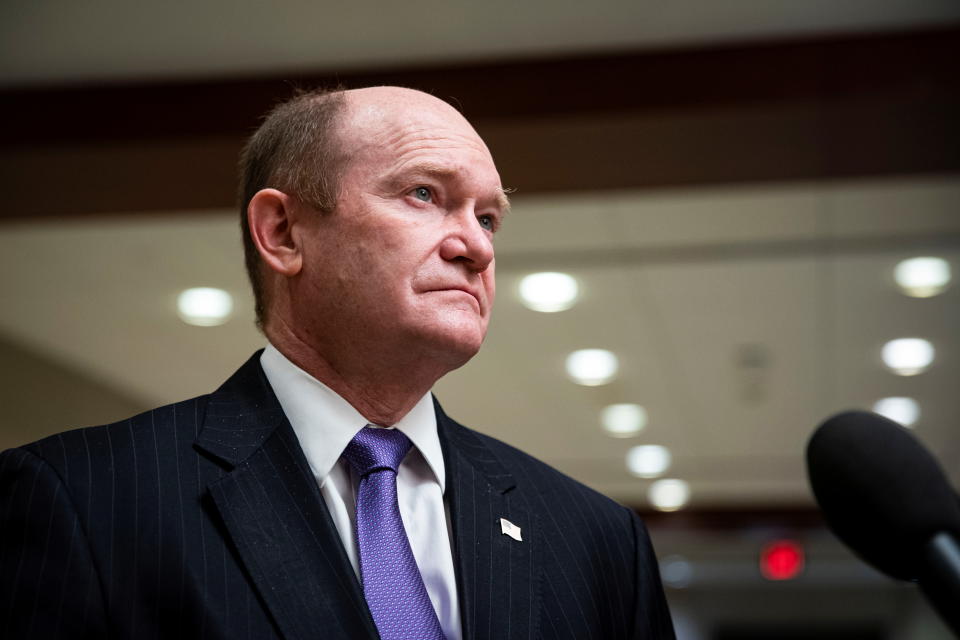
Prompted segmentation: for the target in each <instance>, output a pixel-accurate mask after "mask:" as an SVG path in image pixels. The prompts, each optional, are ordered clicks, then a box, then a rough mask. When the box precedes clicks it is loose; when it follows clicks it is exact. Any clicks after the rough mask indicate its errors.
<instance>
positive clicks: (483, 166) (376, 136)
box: [296, 88, 507, 369]
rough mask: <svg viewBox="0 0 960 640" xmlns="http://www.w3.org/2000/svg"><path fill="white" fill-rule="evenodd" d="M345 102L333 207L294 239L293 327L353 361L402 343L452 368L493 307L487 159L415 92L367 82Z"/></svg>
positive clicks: (494, 201) (495, 189) (493, 191)
mask: <svg viewBox="0 0 960 640" xmlns="http://www.w3.org/2000/svg"><path fill="white" fill-rule="evenodd" d="M348 105H349V106H348V113H347V115H346V116H345V118H344V123H343V124H342V126H341V127H340V129H339V136H340V142H341V144H342V145H343V149H344V152H345V155H346V158H347V160H346V163H345V167H344V172H343V174H342V178H341V183H340V187H341V188H340V192H339V197H338V199H337V206H336V208H335V209H334V211H333V212H332V213H330V214H318V215H316V216H315V217H313V218H312V222H311V223H310V225H309V226H308V227H307V230H306V233H307V234H308V236H309V237H308V238H307V239H306V240H307V241H306V242H304V243H303V247H304V263H303V264H304V273H303V277H304V279H305V281H304V283H303V284H304V285H305V287H304V289H303V293H304V294H305V295H306V296H307V299H306V300H301V301H300V302H299V303H296V306H297V308H298V309H299V311H300V312H301V313H303V314H304V315H305V317H303V318H300V319H298V324H299V326H300V327H301V328H303V327H304V325H305V324H306V325H307V326H308V327H309V330H312V331H316V332H318V334H317V335H316V336H314V337H315V338H317V339H318V340H319V342H320V343H324V342H327V343H329V341H330V340H336V341H338V344H337V347H338V348H344V347H347V348H348V349H350V348H351V346H352V345H355V346H356V348H355V349H353V351H352V352H356V351H361V353H357V355H358V356H359V357H367V358H369V357H374V358H375V357H377V353H362V351H364V350H376V347H377V345H381V346H389V347H391V348H394V349H395V348H396V347H398V346H400V347H403V348H405V349H412V350H416V351H415V353H422V354H423V355H424V356H427V357H434V358H441V359H443V360H444V362H449V368H451V369H452V368H455V367H457V366H460V365H462V364H463V363H465V362H466V361H467V360H468V359H469V358H470V357H472V356H473V355H474V354H475V353H476V352H477V350H478V349H479V348H480V344H481V343H482V341H483V338H484V336H485V334H486V331H487V323H488V321H489V318H490V311H491V308H492V306H493V299H494V291H495V283H494V263H493V259H494V256H493V236H494V233H495V231H496V230H497V228H498V226H499V225H500V223H501V220H502V218H503V215H504V214H505V213H506V208H507V203H506V198H505V196H504V194H503V189H502V187H501V185H500V178H499V176H498V174H497V170H496V167H495V166H494V164H493V159H492V158H491V156H490V153H489V151H488V150H487V148H486V146H485V145H484V144H483V141H482V140H481V139H480V138H479V137H478V136H477V134H476V132H474V131H473V129H472V128H471V127H470V125H469V124H468V123H467V122H466V120H464V119H463V117H462V116H460V114H459V113H457V112H456V111H455V110H454V109H452V108H451V107H449V105H446V104H445V103H443V102H441V101H439V100H436V99H435V98H432V97H430V96H427V95H425V94H421V93H419V92H412V91H408V90H402V89H388V88H378V89H367V90H361V91H357V92H350V93H349V94H348ZM303 303H306V304H303ZM321 333H322V334H323V335H320V334H321ZM389 351H390V349H383V355H387V353H388V352H389Z"/></svg>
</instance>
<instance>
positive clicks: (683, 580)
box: [660, 555, 693, 589]
mask: <svg viewBox="0 0 960 640" xmlns="http://www.w3.org/2000/svg"><path fill="white" fill-rule="evenodd" d="M660 577H661V578H662V579H663V583H664V584H665V585H667V586H668V587H673V588H674V589H683V588H684V587H688V586H690V582H691V581H692V580H693V564H691V563H690V561H689V560H687V559H686V558H684V557H683V556H681V555H672V556H667V557H666V558H664V559H663V560H661V561H660Z"/></svg>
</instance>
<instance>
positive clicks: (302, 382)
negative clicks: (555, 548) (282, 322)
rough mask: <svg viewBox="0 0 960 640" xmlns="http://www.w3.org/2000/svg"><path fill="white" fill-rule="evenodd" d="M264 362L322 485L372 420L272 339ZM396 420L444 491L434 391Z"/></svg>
mask: <svg viewBox="0 0 960 640" xmlns="http://www.w3.org/2000/svg"><path fill="white" fill-rule="evenodd" d="M260 366H261V367H263V372H264V374H266V376H267V380H268V381H269V382H270V386H271V387H273V392H274V393H275V394H276V396H277V400H278V401H279V402H280V407H281V408H282V409H283V412H284V413H285V414H286V415H287V419H288V420H290V426H292V427H293V431H294V433H296V435H297V440H299V441H300V446H301V448H302V449H303V453H304V454H305V455H306V457H307V462H308V463H309V464H310V470H311V471H313V474H314V476H315V477H316V478H317V480H318V481H319V483H320V486H321V487H322V486H323V484H324V482H326V479H327V476H328V475H329V474H330V471H331V470H332V469H333V465H335V464H336V463H337V460H339V459H340V455H341V454H342V453H343V450H344V449H346V448H347V445H348V444H349V443H350V440H352V439H353V436H355V435H356V434H357V432H358V431H360V429H362V428H363V427H365V426H366V425H367V424H370V423H369V421H368V420H367V419H366V418H364V417H363V416H362V415H360V412H358V411H357V410H356V409H354V408H353V406H352V405H351V404H350V403H349V402H347V401H346V400H344V399H343V398H341V397H340V396H339V395H338V394H337V393H336V392H335V391H333V390H332V389H331V388H330V387H328V386H327V385H325V384H323V383H322V382H320V381H319V380H317V379H316V378H314V377H313V376H311V375H310V374H309V373H307V372H306V371H304V370H303V369H301V368H300V367H298V366H297V365H295V364H293V363H292V362H290V360H288V359H287V358H286V357H285V356H284V355H283V354H282V353H280V351H278V350H277V348H276V347H274V346H273V345H272V344H268V345H267V347H266V348H265V349H264V350H263V355H261V356H260ZM392 426H393V427H394V428H396V429H399V430H400V431H402V432H403V434H404V435H406V436H407V437H408V438H410V441H411V442H413V445H414V446H415V447H416V448H417V449H418V450H419V451H420V453H421V454H422V455H423V457H424V459H425V460H426V461H427V465H429V467H430V469H431V470H432V471H433V474H434V475H435V476H436V479H437V482H438V483H439V484H440V491H441V492H444V491H445V490H446V474H445V467H444V464H443V453H442V451H441V449H440V437H439V436H438V435H437V415H436V412H435V411H434V408H433V400H432V399H431V397H430V393H429V392H428V393H426V394H424V396H423V397H422V398H420V400H419V401H418V402H417V404H415V405H414V407H413V408H412V409H411V410H410V411H409V412H408V413H407V415H405V416H403V417H402V418H401V419H400V420H399V421H398V422H397V423H396V424H394V425H392Z"/></svg>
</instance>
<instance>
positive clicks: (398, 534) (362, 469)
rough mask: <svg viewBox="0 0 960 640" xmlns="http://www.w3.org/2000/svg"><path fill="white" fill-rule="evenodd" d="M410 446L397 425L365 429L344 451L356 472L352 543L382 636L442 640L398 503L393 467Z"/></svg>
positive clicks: (393, 639)
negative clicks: (396, 427)
mask: <svg viewBox="0 0 960 640" xmlns="http://www.w3.org/2000/svg"><path fill="white" fill-rule="evenodd" d="M411 446H412V443H411V442H410V440H409V439H408V438H407V436H405V435H403V433H401V432H399V431H397V430H396V429H378V428H375V427H364V428H363V429H361V430H360V431H359V432H358V433H357V435H355V436H354V437H353V440H351V441H350V444H348V445H347V448H346V449H345V450H344V452H343V457H344V458H346V459H347V461H348V462H349V463H350V466H352V467H353V469H354V471H356V472H357V474H358V475H359V476H360V487H359V488H358V489H357V544H358V546H359V547H360V575H361V577H362V580H363V595H364V597H366V599H367V606H368V607H370V613H371V614H372V615H373V621H374V623H376V625H377V630H378V631H379V632H380V638H381V639H382V640H444V637H443V629H441V628H440V620H438V619H437V613H436V611H434V610H433V605H432V604H431V602H430V596H429V595H427V588H426V586H424V584H423V576H421V575H420V569H418V568H417V561H416V560H415V559H414V557H413V551H412V550H411V549H410V541H409V540H408V539H407V532H406V530H405V529H404V528H403V520H401V519H400V505H399V504H398V503H397V469H398V468H399V467H400V462H401V461H402V460H403V457H404V456H405V455H407V452H408V451H409V450H410V447H411Z"/></svg>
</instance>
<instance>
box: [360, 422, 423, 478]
mask: <svg viewBox="0 0 960 640" xmlns="http://www.w3.org/2000/svg"><path fill="white" fill-rule="evenodd" d="M412 446H413V443H412V442H410V439H409V438H408V437H407V436H405V435H403V433H402V432H400V431H397V430H396V429H378V428H376V427H364V428H363V429H360V431H359V432H357V435H355V436H353V440H351V441H350V444H348V445H347V448H346V449H344V451H343V456H344V457H345V458H346V459H347V462H349V463H350V466H351V467H353V470H354V471H356V472H357V473H358V474H360V476H361V477H363V476H366V475H367V474H368V473H371V472H373V471H377V470H382V469H390V470H391V471H393V472H394V473H396V472H397V469H398V468H399V467H400V462H401V461H402V460H403V457H404V456H405V455H407V452H408V451H410V447H412Z"/></svg>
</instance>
